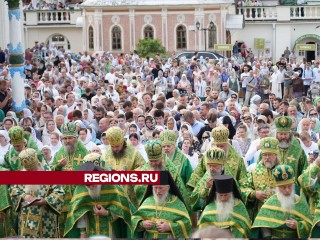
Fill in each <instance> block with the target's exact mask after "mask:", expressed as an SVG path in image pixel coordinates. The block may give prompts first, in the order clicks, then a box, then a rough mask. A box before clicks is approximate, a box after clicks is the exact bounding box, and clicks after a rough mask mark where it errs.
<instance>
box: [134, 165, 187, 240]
mask: <svg viewBox="0 0 320 240" xmlns="http://www.w3.org/2000/svg"><path fill="white" fill-rule="evenodd" d="M132 228H133V231H137V232H143V233H144V238H156V239H157V238H164V239H168V238H188V237H190V235H191V230H192V227H191V220H190V217H189V214H188V211H187V208H186V206H185V203H184V199H183V198H182V195H181V194H180V192H179V189H178V187H177V186H176V184H175V182H174V180H173V178H172V176H171V174H170V173H169V171H161V172H160V185H149V186H148V189H147V192H146V194H145V196H144V200H143V202H142V204H141V206H140V207H139V208H138V210H137V211H136V212H135V213H134V214H133V215H132Z"/></svg>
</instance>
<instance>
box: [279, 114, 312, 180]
mask: <svg viewBox="0 0 320 240" xmlns="http://www.w3.org/2000/svg"><path fill="white" fill-rule="evenodd" d="M275 124H276V130H277V133H276V137H277V139H278V140H279V149H280V155H279V161H280V164H286V165H289V166H291V167H292V168H293V170H294V172H295V178H296V179H298V177H299V176H300V175H301V174H302V172H303V171H304V170H305V169H306V168H307V167H308V160H307V156H306V154H305V152H304V150H303V148H302V147H301V145H300V142H299V141H298V139H296V138H295V137H294V136H293V134H292V132H291V126H292V119H291V118H290V117H286V116H281V117H278V118H276V120H275Z"/></svg>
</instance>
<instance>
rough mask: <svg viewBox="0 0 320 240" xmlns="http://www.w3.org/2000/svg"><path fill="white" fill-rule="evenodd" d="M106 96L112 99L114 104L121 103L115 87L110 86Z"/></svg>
mask: <svg viewBox="0 0 320 240" xmlns="http://www.w3.org/2000/svg"><path fill="white" fill-rule="evenodd" d="M106 96H108V97H109V98H111V100H112V102H114V103H119V102H120V97H119V93H118V92H117V91H115V90H114V88H113V85H109V86H108V92H107V93H106Z"/></svg>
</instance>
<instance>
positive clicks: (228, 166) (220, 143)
mask: <svg viewBox="0 0 320 240" xmlns="http://www.w3.org/2000/svg"><path fill="white" fill-rule="evenodd" d="M228 137H229V129H228V128H226V127H224V126H223V125H221V126H218V127H215V128H214V129H212V138H213V142H212V144H213V146H216V147H218V148H221V149H223V150H224V151H225V153H226V161H225V162H224V164H223V166H224V170H225V171H226V172H228V173H229V174H230V175H231V176H233V177H234V178H235V180H236V181H239V180H240V179H242V178H244V177H245V175H246V173H247V171H246V168H245V165H244V160H243V158H242V157H241V156H240V155H239V154H238V153H237V151H236V150H235V149H234V148H233V147H232V145H231V144H230V143H229V139H228ZM206 171H207V166H206V160H205V158H204V157H202V158H201V160H200V162H199V164H198V166H197V167H196V169H195V170H194V171H193V173H192V174H191V177H190V180H189V181H188V183H187V187H188V188H190V190H191V191H193V189H194V188H195V186H196V184H197V182H199V181H200V179H201V178H202V177H203V175H204V174H205V173H206Z"/></svg>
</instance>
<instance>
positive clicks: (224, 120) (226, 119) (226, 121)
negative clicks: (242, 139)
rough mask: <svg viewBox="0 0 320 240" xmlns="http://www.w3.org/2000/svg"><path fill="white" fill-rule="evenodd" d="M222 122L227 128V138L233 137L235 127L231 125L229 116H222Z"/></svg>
mask: <svg viewBox="0 0 320 240" xmlns="http://www.w3.org/2000/svg"><path fill="white" fill-rule="evenodd" d="M222 124H223V125H224V126H225V127H226V128H228V129H229V137H228V138H229V139H233V137H234V135H236V129H235V128H234V126H233V123H232V120H231V118H230V116H224V117H223V118H222Z"/></svg>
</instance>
